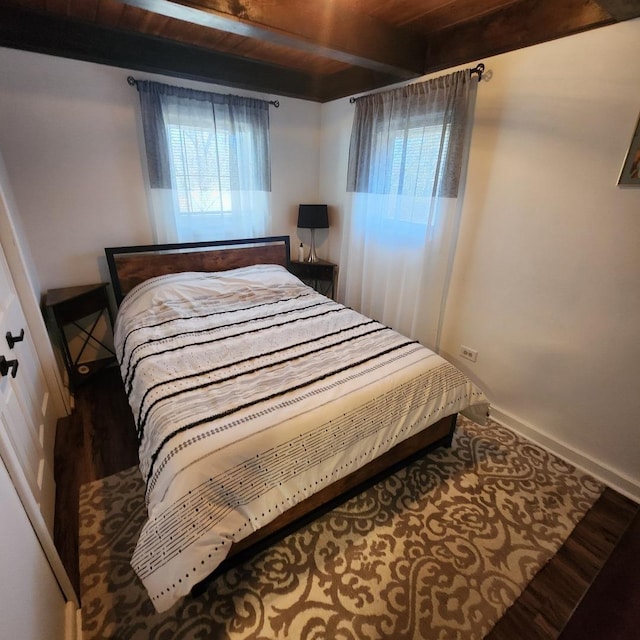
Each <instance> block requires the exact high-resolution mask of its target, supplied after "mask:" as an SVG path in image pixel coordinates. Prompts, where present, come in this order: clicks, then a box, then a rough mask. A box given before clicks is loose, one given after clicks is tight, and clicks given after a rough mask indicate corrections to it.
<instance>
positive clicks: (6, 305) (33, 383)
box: [0, 246, 57, 536]
mask: <svg viewBox="0 0 640 640" xmlns="http://www.w3.org/2000/svg"><path fill="white" fill-rule="evenodd" d="M23 332H24V333H23ZM11 337H13V338H17V339H18V340H19V341H18V342H15V343H13V345H11V344H10V342H11ZM3 358H4V359H3ZM0 373H1V374H2V376H1V377H0V454H1V455H2V458H3V459H5V460H6V461H7V460H9V459H12V460H15V461H16V462H17V464H18V466H19V469H13V470H12V469H11V468H10V469H9V471H10V472H12V474H13V475H15V474H16V473H23V474H24V475H23V478H22V479H17V478H14V482H18V481H19V480H20V481H22V480H24V481H26V484H27V485H28V487H29V490H30V491H31V493H32V494H33V498H34V500H35V502H36V504H37V505H38V508H39V509H40V512H41V514H42V517H43V519H44V521H45V523H46V525H47V528H48V529H49V533H50V534H51V536H53V515H54V507H55V482H54V478H53V451H52V450H47V449H51V447H50V446H48V447H47V446H46V443H48V442H51V441H52V438H51V434H52V433H54V430H55V423H56V420H57V417H56V416H55V415H54V411H53V407H52V406H51V404H52V403H51V402H50V393H49V390H48V388H47V384H46V381H45V378H44V375H43V373H42V368H41V366H40V361H39V359H38V355H37V353H36V351H35V349H34V346H33V342H32V340H31V336H30V333H29V328H28V327H27V322H26V319H25V317H24V314H23V312H22V308H21V306H20V300H19V299H18V296H17V294H16V290H15V287H14V284H13V280H12V278H11V273H10V272H9V267H8V266H7V262H6V260H5V256H4V252H3V251H2V247H1V246H0Z"/></svg>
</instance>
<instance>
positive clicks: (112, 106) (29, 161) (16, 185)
mask: <svg viewBox="0 0 640 640" xmlns="http://www.w3.org/2000/svg"><path fill="white" fill-rule="evenodd" d="M128 75H134V76H135V77H137V78H148V79H155V80H158V81H160V82H167V83H172V84H180V85H182V86H191V87H195V88H201V89H204V90H208V91H219V92H221V93H239V94H245V95H257V96H258V97H261V98H265V99H271V98H272V96H265V95H258V94H249V93H248V92H242V91H235V90H231V89H229V88H228V87H217V86H214V85H207V84H203V83H193V82H186V81H179V80H176V79H173V78H167V77H162V76H152V75H150V74H140V73H134V72H128V71H126V70H123V69H116V68H113V67H107V66H103V65H97V64H91V63H87V62H81V61H75V60H67V59H63V58H55V57H52V56H46V55H41V54H36V53H29V52H24V51H15V50H12V49H4V48H0V150H1V151H2V154H3V156H4V160H5V164H6V167H7V171H8V174H9V179H10V181H11V185H12V187H13V191H14V194H15V198H16V201H17V203H18V205H19V210H20V212H21V217H22V225H23V227H24V230H25V234H26V237H27V241H28V243H29V247H30V250H31V254H32V256H33V259H34V262H35V265H36V270H37V274H38V278H39V280H40V285H41V288H42V291H46V290H47V289H49V288H55V287H66V286H72V285H76V284H87V283H91V282H98V281H100V280H105V279H108V272H107V270H106V264H105V261H104V258H103V255H104V252H103V248H104V247H106V246H117V245H126V244H141V243H147V242H152V237H151V227H150V225H149V222H148V218H147V213H146V212H147V205H146V194H145V187H144V180H143V174H142V171H143V169H142V161H141V156H140V144H139V133H140V132H139V115H138V93H137V91H136V90H135V88H133V87H130V86H129V85H128V84H127V82H126V78H127V76H128ZM275 97H276V98H277V99H278V100H279V101H280V108H279V109H274V108H271V109H270V119H271V150H272V197H271V203H272V211H273V229H272V232H273V233H275V234H290V235H291V236H292V242H293V241H295V238H296V228H295V222H296V215H297V205H298V204H299V203H300V202H308V201H311V202H315V201H316V199H317V198H318V149H319V144H318V136H319V121H320V120H319V119H320V105H318V104H315V103H311V102H305V101H302V100H294V99H291V98H283V97H278V96H275ZM37 293H38V294H39V293H40V292H37Z"/></svg>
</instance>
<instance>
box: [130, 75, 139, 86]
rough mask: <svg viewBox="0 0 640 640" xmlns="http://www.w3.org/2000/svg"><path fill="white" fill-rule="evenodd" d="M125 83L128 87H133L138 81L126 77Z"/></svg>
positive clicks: (131, 77)
mask: <svg viewBox="0 0 640 640" xmlns="http://www.w3.org/2000/svg"><path fill="white" fill-rule="evenodd" d="M127 82H128V83H129V85H130V86H131V87H135V86H136V84H138V81H137V80H136V79H135V78H134V77H133V76H128V77H127Z"/></svg>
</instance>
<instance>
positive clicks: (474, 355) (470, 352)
mask: <svg viewBox="0 0 640 640" xmlns="http://www.w3.org/2000/svg"><path fill="white" fill-rule="evenodd" d="M460 355H461V356H462V357H463V358H466V359H467V360H471V362H475V361H476V360H477V359H478V352H477V351H476V350H475V349H472V348H471V347H466V346H465V345H463V344H461V345H460Z"/></svg>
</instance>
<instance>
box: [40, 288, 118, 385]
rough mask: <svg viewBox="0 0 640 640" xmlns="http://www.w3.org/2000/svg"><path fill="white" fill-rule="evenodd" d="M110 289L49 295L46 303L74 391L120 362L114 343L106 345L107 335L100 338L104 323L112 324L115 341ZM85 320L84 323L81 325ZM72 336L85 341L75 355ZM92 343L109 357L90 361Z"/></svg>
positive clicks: (109, 329)
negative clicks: (100, 330)
mask: <svg viewBox="0 0 640 640" xmlns="http://www.w3.org/2000/svg"><path fill="white" fill-rule="evenodd" d="M108 286H109V285H108V283H106V282H101V283H98V284H89V285H84V286H79V287H64V288H62V289H49V291H47V295H46V298H45V301H44V306H45V310H46V312H47V320H48V321H49V324H50V325H52V328H53V329H54V331H55V333H56V334H57V338H58V341H59V343H60V348H61V351H62V355H63V357H64V364H65V367H66V369H67V373H68V374H69V383H70V385H71V387H72V388H75V387H77V386H78V385H80V384H81V383H82V382H84V381H85V380H87V379H88V378H90V377H91V375H93V374H94V373H97V372H98V371H99V370H100V369H102V368H103V367H106V366H108V365H110V364H112V363H113V362H115V360H116V358H115V353H114V352H113V345H112V343H105V337H104V335H103V334H101V335H100V337H98V336H97V335H96V334H97V332H98V329H99V328H100V325H101V322H102V323H104V322H108V326H107V332H108V334H109V336H108V339H109V340H111V339H112V331H113V318H112V316H111V307H110V306H109V299H108V296H107V287H108ZM83 319H85V320H84V323H81V322H80V321H81V320H83ZM83 325H84V326H83ZM103 328H104V327H103ZM72 332H74V333H75V334H77V335H79V336H80V340H81V345H80V347H79V348H76V349H74V353H73V354H72V351H71V348H70V342H69V336H70V334H71V333H72ZM89 343H91V345H92V346H93V347H96V348H97V349H98V352H99V353H104V354H106V356H105V357H100V358H95V359H93V360H91V359H88V358H87V355H86V348H87V346H88V345H89ZM83 356H84V358H83Z"/></svg>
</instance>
